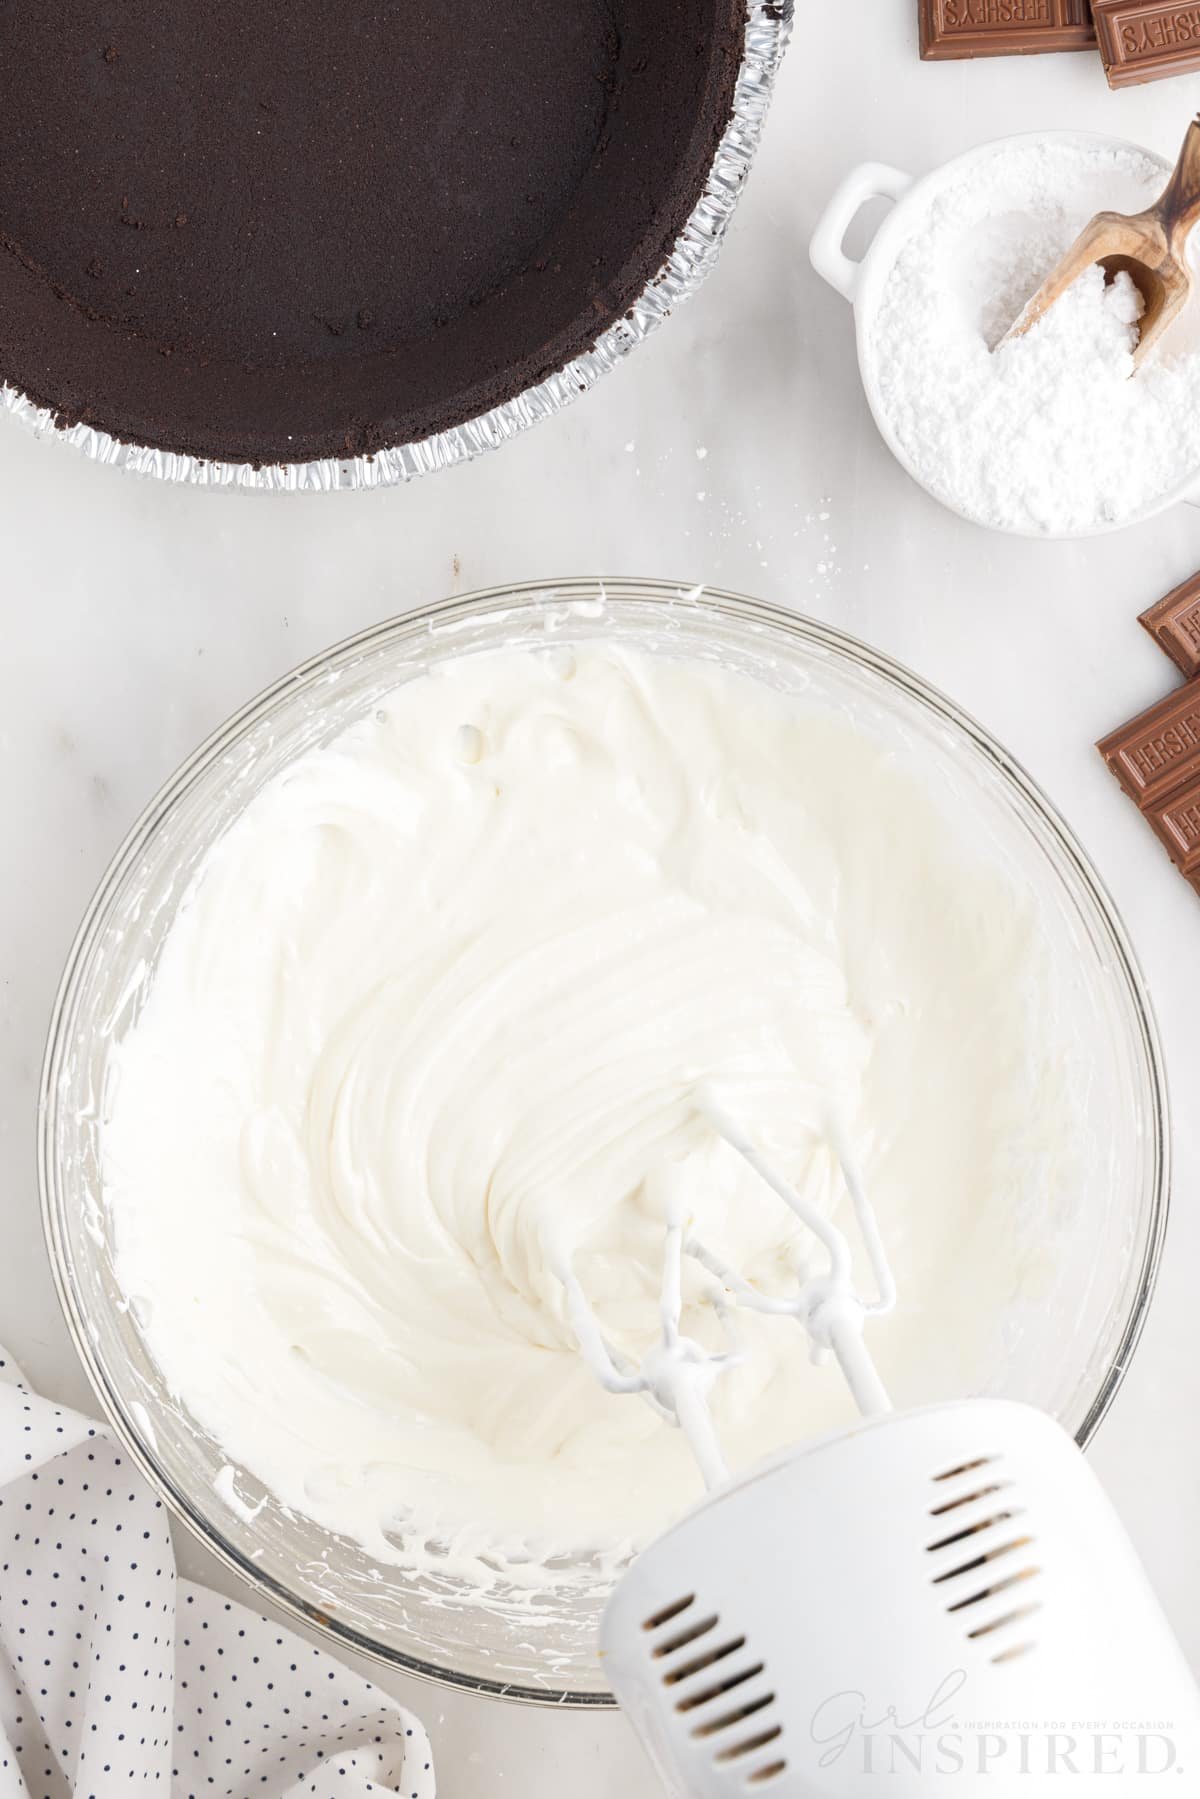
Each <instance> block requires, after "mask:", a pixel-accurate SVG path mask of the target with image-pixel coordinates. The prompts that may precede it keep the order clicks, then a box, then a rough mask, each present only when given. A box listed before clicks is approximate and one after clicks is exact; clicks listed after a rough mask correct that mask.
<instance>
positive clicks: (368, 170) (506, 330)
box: [0, 0, 746, 464]
mask: <svg viewBox="0 0 1200 1799" xmlns="http://www.w3.org/2000/svg"><path fill="white" fill-rule="evenodd" d="M745 22H746V13H745V0H571V4H569V5H566V6H564V5H563V4H562V0H521V4H520V5H516V6H505V5H498V4H496V0H453V4H451V0H343V4H342V5H341V6H340V7H338V8H336V9H334V10H333V11H332V12H331V11H330V9H329V8H328V7H326V6H324V5H319V4H317V3H316V0H287V3H286V4H285V3H284V0H260V3H259V4H258V5H257V6H255V7H246V6H244V5H243V4H242V0H208V3H207V4H206V5H204V6H203V7H191V6H187V7H178V6H172V7H164V6H162V5H161V4H160V0H121V3H120V4H116V3H115V0H108V3H102V4H95V0H55V4H54V5H53V6H42V5H31V6H6V7H2V8H0V377H2V378H3V379H4V380H5V381H7V382H9V383H11V384H12V385H13V386H15V387H17V388H19V389H21V390H22V391H23V392H25V393H27V394H28V395H29V396H30V398H31V399H33V400H34V401H36V402H37V403H38V404H39V405H43V406H48V407H49V408H50V409H51V410H52V411H53V413H54V414H55V417H56V419H57V422H58V423H60V424H64V425H70V424H76V423H81V422H82V423H86V424H90V425H93V426H95V427H97V428H99V429H102V430H105V431H108V432H110V433H111V434H112V435H113V436H114V437H118V438H120V439H123V440H124V441H126V442H131V443H139V444H147V445H149V446H151V447H152V448H158V449H168V450H180V451H186V452H188V453H190V454H192V455H195V456H201V457H208V458H213V459H219V460H222V461H231V462H253V463H259V464H261V463H268V462H271V463H273V462H300V461H308V460H310V459H313V458H315V457H321V456H342V455H350V454H362V453H369V452H371V451H372V450H377V449H382V448H384V447H386V446H388V445H391V444H397V443H406V442H413V441H416V440H418V439H420V438H423V437H426V436H428V435H430V434H431V433H433V432H436V431H443V430H449V429H451V428H452V427H453V426H455V425H459V424H462V423H464V422H465V421H466V420H468V419H470V418H473V417H476V416H477V415H478V414H480V413H483V412H486V411H488V410H489V409H490V408H491V407H493V406H496V405H500V404H502V403H503V402H504V401H506V400H510V399H512V398H513V397H514V396H515V395H517V394H518V393H520V392H522V391H523V390H524V389H525V388H527V387H530V386H532V385H533V384H534V383H536V382H538V381H541V380H543V379H545V378H546V377H547V376H548V375H550V374H552V373H553V372H554V371H555V370H557V369H560V368H562V367H563V365H564V364H565V363H567V362H568V361H570V359H571V358H572V357H573V356H576V355H578V354H580V353H581V352H582V351H584V350H586V349H587V348H589V347H590V346H591V345H592V344H593V343H594V342H595V341H596V339H597V338H598V337H599V336H601V335H602V334H603V332H604V331H605V330H607V329H608V328H609V326H610V325H612V324H613V323H614V322H615V321H616V320H617V319H618V318H619V317H621V315H622V314H623V313H624V312H626V311H627V310H628V308H629V307H630V306H631V305H632V304H633V302H634V301H635V300H636V299H637V297H638V295H639V294H640V293H641V292H642V290H643V289H644V288H645V287H646V285H647V283H648V282H649V281H650V280H651V279H652V278H653V277H654V275H655V274H657V272H658V271H659V269H660V268H661V267H662V264H663V263H664V262H665V260H666V258H667V256H668V255H669V254H670V250H671V247H672V245H673V244H674V242H675V240H676V238H677V237H678V236H679V233H680V231H681V230H682V228H683V226H684V224H685V223H686V221H687V218H688V216H689V214H690V213H691V212H692V210H693V208H694V207H695V204H696V202H697V200H698V199H699V197H700V195H701V193H702V191H703V188H704V184H705V180H706V178H707V174H708V170H709V168H710V166H711V163H712V160H713V156H714V154H715V152H716V149H717V146H718V144H719V142H720V138H721V134H722V132H723V130H724V128H725V125H726V124H727V122H728V120H729V117H730V114H731V111H732V105H733V96H734V88H735V84H736V79H737V73H738V67H739V63H740V58H741V55H742V47H743V38H744V32H745Z"/></svg>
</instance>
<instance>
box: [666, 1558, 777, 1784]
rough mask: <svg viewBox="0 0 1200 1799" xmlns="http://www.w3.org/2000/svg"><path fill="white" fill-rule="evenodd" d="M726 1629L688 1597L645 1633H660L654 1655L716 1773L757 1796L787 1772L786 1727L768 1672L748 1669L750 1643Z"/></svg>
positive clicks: (758, 1666)
mask: <svg viewBox="0 0 1200 1799" xmlns="http://www.w3.org/2000/svg"><path fill="white" fill-rule="evenodd" d="M693 1606H695V1607H696V1609H695V1611H694V1612H693V1611H692V1607H693ZM672 1626H673V1628H668V1627H672ZM720 1626H721V1619H720V1616H719V1614H718V1613H716V1612H707V1611H705V1610H704V1609H703V1608H702V1607H701V1606H696V1595H695V1594H694V1593H689V1594H687V1595H686V1596H684V1597H681V1598H679V1599H676V1600H674V1601H673V1602H672V1603H671V1604H669V1605H664V1606H661V1607H660V1608H659V1610H658V1611H656V1612H655V1613H654V1614H653V1615H652V1616H651V1617H649V1618H646V1619H645V1620H644V1621H643V1624H642V1629H643V1630H645V1631H648V1632H651V1633H653V1634H652V1638H651V1642H650V1645H649V1648H650V1655H651V1658H652V1660H653V1661H654V1662H655V1663H657V1664H658V1668H657V1672H658V1677H659V1679H660V1680H661V1681H662V1683H663V1685H664V1687H666V1688H667V1690H668V1691H669V1692H670V1693H671V1694H672V1697H673V1698H674V1703H675V1710H676V1711H677V1712H679V1713H680V1714H681V1715H682V1716H683V1717H685V1718H686V1719H687V1721H688V1723H689V1724H690V1726H691V1729H690V1734H691V1735H692V1736H693V1737H694V1738H695V1739H696V1740H697V1741H698V1742H700V1743H703V1745H704V1746H705V1748H706V1749H707V1750H708V1751H709V1752H710V1754H711V1756H712V1762H713V1767H714V1769H715V1770H716V1771H717V1772H718V1773H719V1774H721V1775H723V1776H725V1777H726V1778H734V1777H736V1778H738V1779H740V1780H741V1781H742V1782H743V1783H744V1784H745V1785H746V1786H747V1787H752V1788H754V1789H755V1790H757V1789H759V1788H760V1787H764V1786H767V1785H769V1783H770V1782H771V1781H772V1780H774V1779H775V1777H776V1776H777V1775H779V1774H782V1773H783V1771H784V1769H785V1768H786V1767H787V1762H786V1761H785V1759H784V1758H783V1756H782V1755H781V1754H780V1749H781V1746H782V1745H781V1739H782V1737H783V1725H782V1724H781V1723H780V1721H779V1718H778V1714H777V1712H776V1711H775V1709H774V1707H775V1703H776V1698H775V1694H774V1692H773V1691H771V1690H769V1689H768V1690H766V1691H764V1690H762V1685H761V1683H760V1676H761V1675H762V1674H763V1673H764V1672H765V1664H764V1663H762V1662H760V1661H753V1660H749V1661H747V1660H746V1659H745V1655H744V1652H745V1650H746V1638H745V1637H744V1636H742V1635H738V1634H736V1633H735V1634H730V1633H729V1632H728V1627H726V1629H725V1630H722V1629H721V1628H720ZM752 1683H759V1684H752ZM721 1701H724V1703H720V1702H721ZM693 1719H694V1722H693Z"/></svg>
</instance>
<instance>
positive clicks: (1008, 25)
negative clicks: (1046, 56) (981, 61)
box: [920, 0, 1096, 62]
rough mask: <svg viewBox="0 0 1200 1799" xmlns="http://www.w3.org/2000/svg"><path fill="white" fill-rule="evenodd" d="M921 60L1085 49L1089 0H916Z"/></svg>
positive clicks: (1090, 37) (1090, 34)
mask: <svg viewBox="0 0 1200 1799" xmlns="http://www.w3.org/2000/svg"><path fill="white" fill-rule="evenodd" d="M920 10H921V55H922V57H923V58H924V59H925V61H926V62H941V61H945V60H947V59H949V58H951V57H961V56H1034V55H1037V54H1038V53H1039V52H1040V51H1043V50H1090V49H1091V48H1092V46H1093V45H1094V44H1095V41H1096V38H1095V33H1094V31H1093V29H1092V21H1091V12H1090V8H1089V5H1088V0H920Z"/></svg>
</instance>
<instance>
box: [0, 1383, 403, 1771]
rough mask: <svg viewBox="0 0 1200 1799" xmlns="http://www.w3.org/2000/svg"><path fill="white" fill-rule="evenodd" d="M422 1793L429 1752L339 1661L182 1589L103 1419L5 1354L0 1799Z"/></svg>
mask: <svg viewBox="0 0 1200 1799" xmlns="http://www.w3.org/2000/svg"><path fill="white" fill-rule="evenodd" d="M131 1793H147V1794H149V1793H156V1794H159V1795H161V1799H256V1796H257V1799H362V1796H363V1795H366V1794H374V1795H376V1796H377V1799H387V1796H388V1795H392V1796H393V1799H433V1794H434V1778H433V1767H432V1757H431V1755H430V1750H429V1741H428V1738H427V1737H426V1735H425V1732H424V1730H423V1729H422V1727H421V1726H420V1724H418V1723H417V1721H416V1719H415V1718H413V1717H412V1716H411V1715H410V1714H409V1713H407V1712H405V1711H403V1710H402V1709H401V1707H400V1706H398V1705H396V1704H395V1703H394V1702H393V1701H392V1700H391V1699H389V1698H388V1697H387V1696H386V1694H383V1693H380V1692H378V1691H377V1690H376V1689H375V1688H374V1687H373V1686H371V1685H370V1683H369V1682H368V1681H365V1680H361V1679H360V1678H359V1677H358V1676H357V1675H356V1674H352V1673H351V1672H350V1670H349V1669H348V1668H343V1667H342V1666H341V1665H340V1663H338V1662H336V1661H334V1660H333V1659H332V1657H330V1656H328V1655H326V1654H325V1653H324V1652H323V1651H322V1650H319V1649H313V1648H312V1647H311V1646H310V1645H309V1644H307V1643H304V1642H302V1641H301V1640H300V1638H299V1637H296V1636H293V1635H292V1634H291V1632H290V1631H286V1630H283V1629H281V1628H280V1627H279V1626H278V1625H275V1624H272V1623H270V1622H269V1621H268V1620H267V1619H266V1618H262V1617H260V1616H258V1614H257V1613H255V1612H251V1611H248V1610H247V1609H246V1607H245V1606H242V1605H236V1604H233V1603H231V1602H230V1601H228V1600H226V1599H222V1598H221V1597H220V1595H219V1594H216V1593H211V1592H209V1591H208V1590H207V1589H206V1588H204V1587H197V1586H193V1585H192V1584H191V1583H190V1582H188V1581H184V1580H178V1579H177V1578H176V1574H175V1557H174V1554H173V1553H172V1549H171V1536H170V1532H169V1530H168V1528H167V1517H166V1513H165V1512H164V1510H163V1508H162V1505H161V1503H160V1502H159V1501H158V1500H157V1499H155V1498H154V1497H153V1495H152V1494H151V1493H150V1492H149V1490H148V1489H147V1487H146V1486H145V1484H144V1483H143V1481H142V1479H141V1477H140V1475H138V1474H137V1472H136V1471H135V1470H134V1469H133V1468H132V1467H131V1466H130V1464H129V1461H128V1459H127V1457H126V1456H125V1454H124V1452H123V1451H122V1450H121V1449H120V1448H118V1446H117V1445H116V1444H115V1443H114V1442H113V1441H112V1439H111V1438H110V1437H109V1436H108V1435H107V1434H106V1432H105V1430H104V1428H103V1427H102V1426H101V1425H98V1424H93V1423H91V1422H90V1421H89V1420H88V1419H87V1418H82V1417H80V1416H79V1415H78V1414H77V1413H75V1412H68V1411H65V1410H61V1409H59V1408H57V1407H55V1406H53V1405H51V1404H50V1403H49V1402H48V1401H47V1400H44V1399H39V1398H37V1397H36V1396H35V1395H34V1394H32V1393H30V1392H29V1391H28V1389H27V1388H26V1387H25V1385H24V1383H23V1382H22V1381H21V1380H20V1377H19V1375H18V1373H17V1371H16V1369H15V1368H14V1367H13V1366H12V1364H11V1363H10V1362H8V1361H7V1360H6V1359H5V1357H4V1352H3V1351H2V1350H0V1799H110V1795H111V1796H115V1795H117V1794H122V1795H128V1794H131Z"/></svg>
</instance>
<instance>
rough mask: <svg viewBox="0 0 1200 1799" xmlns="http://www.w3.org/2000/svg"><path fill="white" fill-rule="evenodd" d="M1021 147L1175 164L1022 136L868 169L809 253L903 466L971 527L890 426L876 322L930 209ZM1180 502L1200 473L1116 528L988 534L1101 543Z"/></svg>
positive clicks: (860, 171)
mask: <svg viewBox="0 0 1200 1799" xmlns="http://www.w3.org/2000/svg"><path fill="white" fill-rule="evenodd" d="M1022 144H1029V145H1033V144H1071V145H1077V146H1079V147H1081V148H1088V147H1090V148H1092V149H1103V150H1121V151H1126V152H1132V153H1133V154H1134V155H1137V156H1144V157H1146V158H1147V159H1148V160H1149V161H1151V162H1153V163H1156V164H1157V165H1158V166H1159V167H1160V168H1161V169H1162V171H1163V179H1164V181H1165V180H1166V177H1167V175H1168V174H1169V173H1170V167H1171V165H1170V164H1169V163H1168V162H1166V161H1165V160H1164V159H1163V158H1162V157H1161V156H1159V155H1157V154H1156V153H1155V151H1153V150H1147V149H1144V148H1143V146H1142V145H1141V144H1132V143H1129V142H1128V141H1127V140H1126V139H1124V138H1116V137H1101V136H1098V135H1097V134H1096V133H1094V132H1088V131H1037V132H1025V133H1022V134H1020V135H1018V136H1016V137H1009V138H996V139H993V140H992V141H991V142H989V143H986V144H977V145H976V146H975V148H974V149H973V150H967V151H964V153H963V154H962V155H961V156H956V157H954V158H953V159H952V160H951V161H950V162H945V163H943V164H942V165H941V167H940V168H936V169H934V170H933V171H932V172H931V173H930V174H928V175H922V176H920V177H919V178H918V177H914V176H912V175H906V174H905V173H904V172H903V170H901V169H895V168H892V167H891V166H890V164H888V163H883V162H864V163H860V164H859V166H858V167H857V168H855V169H851V171H850V173H849V174H848V175H847V176H846V178H845V180H844V181H843V182H842V183H841V185H840V187H838V189H837V191H836V192H835V193H834V195H833V198H832V199H831V200H830V201H829V204H828V205H827V206H826V208H825V210H824V212H823V213H822V214H821V217H820V219H819V220H818V221H817V227H816V230H815V231H814V232H813V235H812V239H811V241H810V243H809V247H808V253H809V258H810V260H811V262H812V265H813V268H814V269H815V270H816V271H817V274H818V275H820V276H821V277H822V279H823V280H825V281H828V283H829V285H830V286H831V287H832V288H835V289H836V290H837V292H838V293H839V294H841V295H842V297H843V299H846V300H849V302H850V304H851V306H852V307H853V308H854V328H855V334H856V338H857V344H858V367H859V373H860V374H861V376H862V384H863V391H864V393H865V394H866V396H867V404H868V405H869V406H870V408H871V413H872V416H873V417H874V420H875V423H876V425H877V426H878V427H879V434H880V436H881V437H882V438H883V441H884V442H885V443H886V444H887V446H888V449H889V450H890V451H891V452H892V455H893V456H894V457H895V458H896V461H897V462H898V463H899V464H900V466H901V467H902V468H903V469H905V470H906V471H907V472H908V474H910V475H911V476H912V478H913V480H914V481H915V482H917V484H918V486H920V487H924V489H925V491H926V493H928V494H931V495H932V497H933V498H934V499H935V500H938V501H939V502H940V503H941V504H942V505H943V506H945V507H946V508H947V509H948V510H949V511H951V512H957V513H958V515H959V517H960V518H965V519H968V520H970V522H971V523H972V524H976V525H978V524H984V523H985V521H983V520H981V519H978V518H976V517H975V516H974V515H973V514H972V513H969V512H964V511H963V510H962V508H961V507H959V506H955V505H954V504H953V503H952V502H951V501H950V500H947V499H946V497H945V496H944V495H943V494H940V493H936V492H935V491H934V489H933V488H931V487H930V486H929V485H928V483H927V482H925V481H923V480H922V479H921V476H920V475H919V474H918V473H917V471H916V469H915V468H914V467H913V465H912V462H911V460H910V458H909V456H908V453H907V451H906V450H905V449H904V447H903V445H902V444H901V443H900V441H899V439H898V437H897V436H896V433H895V431H894V430H893V429H892V425H891V421H890V419H889V418H888V415H887V411H886V409H885V408H884V405H883V401H882V396H881V393H880V383H879V373H878V369H877V367H876V363H875V355H874V351H873V349H872V341H873V336H874V329H873V328H874V323H875V318H876V315H877V313H878V311H879V306H880V301H881V299H882V297H883V292H884V288H885V287H886V285H887V281H888V277H889V276H890V274H891V272H892V268H893V266H894V264H895V262H896V258H897V257H898V256H899V255H900V253H901V251H902V250H903V249H904V247H905V245H906V244H907V243H908V241H909V239H910V238H911V237H912V236H913V235H914V234H915V232H917V231H918V230H919V229H920V227H921V225H922V222H923V221H924V218H925V216H926V212H927V210H928V208H929V206H930V204H931V202H932V201H933V200H934V199H935V198H936V197H937V195H938V194H939V193H941V192H943V191H944V190H945V189H946V188H949V187H953V186H956V185H958V184H959V183H961V182H963V181H964V180H969V178H970V175H971V172H972V170H973V169H975V168H977V167H978V166H979V165H980V164H982V163H983V162H985V161H987V160H988V159H989V158H990V157H993V156H995V155H996V153H997V151H999V150H1001V149H1005V148H1010V147H1016V146H1018V145H1022ZM879 199H883V200H890V201H891V202H892V209H891V211H890V212H889V213H888V214H887V216H886V217H885V218H884V220H883V222H882V224H881V225H880V226H879V229H878V230H877V231H876V233H875V236H874V238H873V239H872V240H871V243H870V246H869V247H868V249H867V251H866V253H865V255H864V256H863V257H862V259H861V260H860V261H858V262H856V261H855V260H854V259H853V258H852V257H850V256H847V255H846V252H845V250H844V248H843V245H844V243H845V239H846V233H847V231H848V230H849V228H850V225H851V223H852V222H853V220H854V218H855V217H856V215H857V214H858V213H859V212H860V211H861V209H862V207H863V206H865V205H866V204H867V203H868V202H869V201H871V200H879ZM1181 500H1188V501H1190V502H1192V503H1193V504H1197V503H1200V469H1197V470H1196V471H1194V472H1193V473H1191V474H1189V475H1188V477H1187V479H1186V480H1183V481H1180V482H1179V483H1178V485H1177V486H1175V487H1173V488H1171V489H1169V491H1168V492H1166V493H1164V494H1162V495H1160V496H1159V498H1158V499H1156V500H1154V501H1152V502H1151V503H1150V504H1149V505H1147V506H1144V507H1142V509H1141V511H1140V512H1136V513H1132V514H1131V515H1130V516H1129V517H1128V518H1123V519H1119V520H1114V521H1113V522H1111V523H1109V524H1103V525H1093V526H1090V527H1087V528H1085V529H1083V530H1078V531H1073V530H1064V531H1036V530H1025V529H1022V528H1021V527H1019V526H1010V527H1004V526H985V528H987V529H993V530H1003V529H1008V530H1010V531H1011V532H1012V534H1013V535H1015V536H1018V537H1039V538H1054V537H1099V536H1102V535H1104V534H1105V533H1107V532H1109V531H1122V530H1124V529H1125V528H1126V526H1128V525H1136V524H1140V523H1141V522H1142V521H1143V520H1144V519H1148V518H1153V517H1155V516H1156V515H1157V514H1158V513H1160V512H1166V511H1167V509H1168V508H1169V507H1171V506H1174V505H1177V504H1178V502H1179V501H1181Z"/></svg>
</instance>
